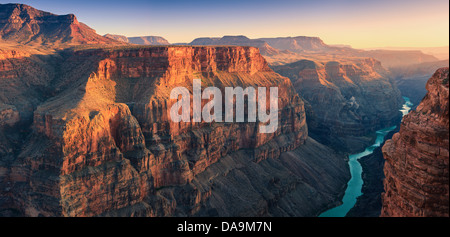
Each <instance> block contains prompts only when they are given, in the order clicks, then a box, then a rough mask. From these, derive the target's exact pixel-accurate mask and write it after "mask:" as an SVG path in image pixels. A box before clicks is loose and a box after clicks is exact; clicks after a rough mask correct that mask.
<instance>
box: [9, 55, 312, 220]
mask: <svg viewBox="0 0 450 237" xmlns="http://www.w3.org/2000/svg"><path fill="white" fill-rule="evenodd" d="M66 56H67V57H66V58H65V60H64V62H62V63H61V64H59V66H58V68H59V69H58V70H59V71H60V72H61V74H60V75H58V80H55V81H54V84H53V86H55V88H54V91H56V92H57V93H58V94H57V95H56V96H55V97H52V98H51V99H49V100H47V101H46V102H45V103H43V104H41V105H39V106H38V108H37V109H36V110H35V112H34V119H33V125H32V129H33V132H32V135H31V136H30V137H29V140H28V141H27V142H26V145H25V146H24V148H23V149H22V151H21V152H20V154H19V155H18V157H17V159H16V160H15V161H14V164H13V165H12V168H11V171H10V176H9V180H10V182H12V183H13V186H14V187H13V191H11V192H12V194H11V195H12V196H14V197H15V204H14V205H16V206H18V207H19V209H20V212H22V215H28V216H37V215H44V216H54V215H63V216H94V215H105V213H109V214H111V213H114V212H116V211H120V210H122V212H123V211H124V210H125V212H127V214H123V213H121V215H145V216H152V215H171V214H173V210H172V209H173V208H175V207H170V205H173V203H172V204H164V203H167V202H168V201H167V200H166V198H162V197H161V196H160V195H156V192H157V191H158V190H160V189H164V188H168V187H173V186H182V185H189V184H190V183H191V182H193V180H194V178H195V177H196V176H198V175H199V174H200V173H202V172H204V171H205V169H207V168H208V167H210V166H211V165H212V164H214V163H216V162H218V161H219V160H220V159H223V158H224V157H227V156H230V155H233V154H235V153H236V152H242V151H243V150H245V151H246V152H247V154H246V156H245V157H247V158H248V159H251V160H253V162H256V163H259V162H263V161H264V160H266V159H270V158H273V159H274V158H278V157H279V156H280V155H281V154H282V153H283V152H287V151H292V150H294V149H296V148H298V147H299V146H300V145H301V144H303V143H304V142H305V140H306V138H307V127H306V120H305V114H304V108H303V102H302V100H300V99H299V97H298V95H297V94H296V93H295V90H294V88H293V87H292V84H291V83H290V80H289V79H288V78H285V77H282V76H280V75H278V74H276V73H274V72H273V71H272V70H271V69H270V68H269V67H268V66H267V63H266V61H265V60H264V58H263V57H262V56H261V55H260V54H259V50H258V49H257V48H252V47H146V48H142V47H138V48H133V47H125V48H121V49H92V50H82V51H74V52H71V53H68V55H66ZM194 78H199V79H201V80H202V87H206V86H216V87H219V88H220V89H221V90H222V91H223V90H224V87H226V86H232V87H236V86H241V87H243V88H245V87H247V86H254V87H258V86H259V87H261V86H264V87H273V86H276V87H278V88H279V89H278V91H279V92H278V94H279V103H278V104H279V127H278V129H277V131H276V132H275V133H271V134H263V133H259V132H258V127H259V124H258V123H248V122H245V123H204V122H202V123H194V122H190V123H184V122H180V123H174V122H172V121H171V120H170V119H169V112H170V108H171V105H172V104H173V103H175V102H176V101H172V100H170V99H169V94H170V91H171V89H172V88H175V87H177V86H184V87H186V88H188V89H190V90H192V81H193V79H194ZM223 95H224V93H223ZM206 102H207V101H203V103H206ZM5 111H6V110H5ZM5 113H6V112H5ZM208 193H209V194H208ZM188 194H189V198H193V200H196V201H195V203H198V202H202V200H203V201H204V200H205V199H208V198H209V196H210V195H211V190H209V191H205V192H204V193H203V192H199V193H197V192H196V191H192V192H189V193H188ZM188 194H186V195H188ZM192 195H194V196H195V195H200V196H198V197H195V198H194V197H191V196H192ZM186 198H187V197H186ZM42 200H45V201H42ZM168 203H170V202H168ZM149 205H150V206H149ZM165 205H169V206H165ZM185 205H186V206H187V207H189V206H190V207H191V208H192V205H193V204H192V203H187V204H186V203H185ZM137 210H139V211H137ZM197 211H198V210H197ZM128 212H132V213H134V214H129V213H128ZM195 212H196V211H195V209H194V210H193V212H192V213H191V214H193V213H195ZM109 214H108V215H109ZM111 215H112V214H111Z"/></svg>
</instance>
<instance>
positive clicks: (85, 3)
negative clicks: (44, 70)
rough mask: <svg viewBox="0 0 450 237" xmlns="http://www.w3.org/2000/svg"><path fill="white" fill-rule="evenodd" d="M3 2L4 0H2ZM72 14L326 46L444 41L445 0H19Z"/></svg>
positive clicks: (183, 34)
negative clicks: (313, 39)
mask: <svg viewBox="0 0 450 237" xmlns="http://www.w3.org/2000/svg"><path fill="white" fill-rule="evenodd" d="M0 2H1V3H6V2H5V1H0ZM20 3H25V4H28V5H31V6H33V7H35V8H37V9H40V10H45V11H49V12H52V13H56V14H68V13H73V14H75V15H76V16H77V17H78V20H79V21H81V22H83V23H86V24H87V25H89V26H90V27H92V28H94V29H95V30H96V31H97V32H98V33H99V34H101V35H103V34H106V33H112V34H121V35H126V36H141V35H159V36H163V37H164V38H166V39H167V40H169V42H171V43H177V42H190V41H192V40H193V39H194V38H198V37H220V36H223V35H246V36H248V37H250V38H259V37H284V36H298V35H305V36H318V37H320V38H322V39H323V40H324V41H325V43H328V44H348V45H352V46H353V47H355V48H368V47H384V46H393V47H435V46H447V45H449V1H448V0H422V1H417V0H359V1H355V0H314V1H312V0H310V1H299V0H297V1H293V0H277V1H267V0H221V1H216V0H188V1H181V0H172V1H148V0H147V1H143V0H125V1H111V0H109V1H106V0H77V1H72V2H69V1H61V0H59V1H56V0H35V1H33V0H22V1H21V2H20Z"/></svg>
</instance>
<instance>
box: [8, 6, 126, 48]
mask: <svg viewBox="0 0 450 237" xmlns="http://www.w3.org/2000/svg"><path fill="white" fill-rule="evenodd" d="M0 38H1V39H2V40H4V41H9V42H15V43H20V44H26V45H46V46H50V47H59V46H61V45H80V44H116V43H119V42H117V41H115V40H113V39H110V38H106V37H103V36H101V35H98V34H97V33H96V32H95V30H93V29H92V28H90V27H89V26H87V25H85V24H83V23H81V22H78V20H77V18H76V17H75V15H73V14H67V15H56V14H52V13H49V12H45V11H41V10H37V9H35V8H33V7H30V6H28V5H25V4H0Z"/></svg>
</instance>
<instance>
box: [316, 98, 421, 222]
mask: <svg viewBox="0 0 450 237" xmlns="http://www.w3.org/2000/svg"><path fill="white" fill-rule="evenodd" d="M403 99H404V100H405V103H404V104H403V106H402V108H401V109H400V112H402V114H403V116H405V115H407V114H408V113H409V111H410V110H411V108H412V106H413V104H412V103H411V101H410V100H409V98H408V97H405V96H403ZM396 127H397V126H392V127H388V128H383V129H380V130H378V131H376V135H377V138H376V139H375V143H374V144H372V145H371V146H369V147H367V148H366V149H365V150H364V151H363V152H360V153H357V154H352V155H349V157H348V158H349V161H348V165H349V167H350V174H351V178H350V181H348V183H347V189H346V190H345V194H344V197H343V198H342V205H340V206H337V207H334V208H332V209H329V210H327V211H325V212H323V213H322V214H320V215H319V217H344V216H345V215H346V214H347V212H348V211H350V209H352V207H353V206H354V205H355V204H356V199H357V198H358V197H359V196H361V195H362V193H361V189H362V186H363V179H362V176H361V174H362V167H361V164H360V163H359V162H358V159H359V158H361V157H364V156H367V155H370V154H372V152H373V151H374V150H375V149H376V148H377V147H380V145H381V144H382V143H383V142H384V138H385V136H386V135H387V134H388V133H389V132H391V131H392V130H394V129H395V128H396Z"/></svg>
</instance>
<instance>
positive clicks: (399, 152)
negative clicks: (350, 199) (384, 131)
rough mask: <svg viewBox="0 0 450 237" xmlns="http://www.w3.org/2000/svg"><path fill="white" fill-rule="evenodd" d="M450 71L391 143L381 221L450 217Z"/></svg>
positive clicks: (431, 86)
mask: <svg viewBox="0 0 450 237" xmlns="http://www.w3.org/2000/svg"><path fill="white" fill-rule="evenodd" d="M448 80H449V69H448V67H447V68H441V69H438V70H437V71H436V73H435V74H434V75H433V76H432V77H431V78H430V79H429V80H428V82H427V86H426V88H427V91H428V93H427V94H426V96H425V97H424V99H423V100H422V102H421V103H420V104H419V106H418V107H417V109H416V110H415V111H412V112H410V113H409V114H408V115H406V116H405V117H404V118H403V120H402V123H401V127H400V131H399V132H398V133H396V134H394V136H393V137H392V140H388V141H386V144H385V145H384V146H383V156H384V158H385V159H386V162H385V166H384V173H385V175H386V178H385V180H384V188H385V191H386V192H385V193H384V194H383V196H382V198H383V208H382V212H381V216H447V217H448V216H449V172H448V170H449V169H448V168H449V114H448V109H449V107H448V106H449V101H448V95H449V94H448V93H449V92H448Z"/></svg>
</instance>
